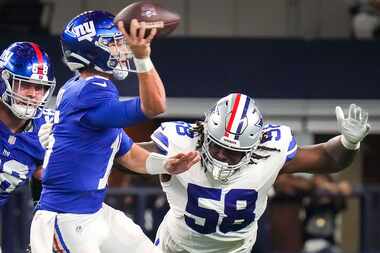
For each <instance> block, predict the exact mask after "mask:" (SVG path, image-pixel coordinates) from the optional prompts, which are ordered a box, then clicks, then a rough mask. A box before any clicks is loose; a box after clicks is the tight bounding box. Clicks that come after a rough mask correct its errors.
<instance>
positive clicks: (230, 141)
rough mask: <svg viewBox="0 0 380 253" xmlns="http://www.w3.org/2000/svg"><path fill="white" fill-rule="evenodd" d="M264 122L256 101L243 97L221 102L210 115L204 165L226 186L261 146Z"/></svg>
mask: <svg viewBox="0 0 380 253" xmlns="http://www.w3.org/2000/svg"><path fill="white" fill-rule="evenodd" d="M262 128H263V119H262V116H261V113H260V111H259V110H258V108H257V106H256V104H255V101H254V100H253V99H252V98H250V97H248V96H246V95H244V94H240V93H233V94H230V95H228V96H226V97H224V98H222V99H220V100H219V101H218V102H217V103H216V105H215V106H214V107H212V108H211V110H210V111H209V113H208V114H207V115H206V120H205V122H204V142H203V145H202V150H201V154H202V159H203V165H204V166H205V168H206V169H207V171H209V172H210V173H211V175H212V176H213V178H214V179H215V180H217V181H219V182H221V183H226V182H227V181H228V179H229V177H231V175H233V174H234V172H235V171H236V170H237V169H239V168H241V167H242V166H244V165H247V164H248V163H249V162H250V160H251V156H252V153H253V152H254V150H255V149H256V148H257V146H258V145H259V143H260V139H261V135H262Z"/></svg>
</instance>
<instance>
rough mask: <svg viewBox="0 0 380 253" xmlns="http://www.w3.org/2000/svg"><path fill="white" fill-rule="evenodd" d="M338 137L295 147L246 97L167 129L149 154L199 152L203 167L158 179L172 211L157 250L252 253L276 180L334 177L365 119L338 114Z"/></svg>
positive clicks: (354, 112) (357, 111)
mask: <svg viewBox="0 0 380 253" xmlns="http://www.w3.org/2000/svg"><path fill="white" fill-rule="evenodd" d="M336 115H337V119H338V128H339V131H340V133H341V135H339V136H336V137H335V138H332V139H330V140H329V141H327V142H325V143H320V144H317V145H312V146H305V147H298V146H297V143H296V139H295V138H294V136H293V134H292V131H291V129H290V128H289V127H287V126H284V125H273V124H267V125H264V124H263V118H262V115H261V113H260V111H259V109H258V107H257V106H256V104H255V102H254V100H253V99H252V98H250V97H248V96H246V95H244V94H230V95H228V96H226V97H224V98H222V99H220V100H219V101H218V102H217V103H216V105H215V106H214V107H212V108H211V110H210V111H209V113H208V114H207V115H206V119H205V121H204V122H198V123H197V124H188V123H185V122H165V123H162V124H161V126H160V127H159V128H158V129H157V130H156V131H155V132H154V133H153V134H152V136H151V139H152V140H153V143H152V142H149V143H142V144H141V145H142V146H143V147H145V148H147V149H151V150H157V151H160V152H161V153H163V154H166V155H169V156H172V155H175V154H177V153H179V152H188V151H191V150H199V151H200V152H201V157H202V159H201V161H200V162H198V163H196V164H195V165H193V167H192V168H191V169H190V170H188V171H186V172H184V173H182V174H178V175H165V174H163V175H160V179H161V184H162V187H163V190H164V191H165V193H166V196H167V199H168V202H169V205H170V210H169V211H168V213H167V214H166V216H165V218H164V220H163V221H162V223H161V225H160V227H159V230H158V232H157V236H156V241H155V244H156V245H157V246H158V247H160V248H161V250H162V251H163V252H167V253H174V252H177V253H179V252H204V253H206V252H207V253H214V252H215V253H220V252H225V253H227V252H228V253H232V252H247V253H248V252H250V251H251V248H252V247H253V245H254V243H255V240H256V232H257V224H258V223H257V221H258V219H259V218H260V216H261V215H262V214H263V212H264V210H265V208H266V206H267V199H268V191H269V190H270V188H271V187H272V185H273V183H274V181H275V180H276V177H277V176H278V175H279V173H294V172H307V173H333V172H337V171H340V170H342V169H344V168H346V167H347V166H348V165H349V164H350V163H351V162H352V160H353V158H354V156H355V154H356V153H357V151H358V149H359V146H360V141H361V140H363V138H364V137H365V136H366V135H367V134H368V132H369V128H370V127H369V125H368V123H367V120H368V114H367V113H366V112H364V111H363V110H362V109H361V108H360V107H358V106H356V105H351V106H350V108H349V114H348V117H346V118H345V117H344V114H343V111H342V109H341V108H340V107H337V108H336Z"/></svg>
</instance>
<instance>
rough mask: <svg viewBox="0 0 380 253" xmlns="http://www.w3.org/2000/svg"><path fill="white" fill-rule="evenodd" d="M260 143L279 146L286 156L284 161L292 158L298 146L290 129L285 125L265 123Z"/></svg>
mask: <svg viewBox="0 0 380 253" xmlns="http://www.w3.org/2000/svg"><path fill="white" fill-rule="evenodd" d="M260 145H264V146H268V147H276V148H279V149H280V150H281V153H283V154H284V156H285V157H286V158H285V161H290V160H292V159H293V158H294V157H295V156H296V154H297V148H298V146H297V141H296V138H295V137H294V135H293V132H292V130H291V129H290V127H288V126H285V125H272V124H269V125H266V126H265V127H264V129H263V138H262V140H261V144H260Z"/></svg>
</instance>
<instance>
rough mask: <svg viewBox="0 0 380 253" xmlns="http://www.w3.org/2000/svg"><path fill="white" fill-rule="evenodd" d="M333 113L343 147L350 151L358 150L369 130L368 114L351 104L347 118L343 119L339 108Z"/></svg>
mask: <svg viewBox="0 0 380 253" xmlns="http://www.w3.org/2000/svg"><path fill="white" fill-rule="evenodd" d="M335 113H336V119H337V120H338V130H339V131H340V132H341V134H342V138H341V142H342V144H343V146H344V147H345V148H347V149H351V150H356V149H359V147H360V142H361V141H362V140H363V139H364V137H366V136H367V134H368V132H369V130H370V128H371V127H370V125H369V124H368V112H366V111H364V110H362V108H361V107H360V106H357V105H355V104H351V105H350V108H349V109H348V116H347V118H345V117H344V113H343V110H342V108H341V107H340V106H337V107H336V108H335Z"/></svg>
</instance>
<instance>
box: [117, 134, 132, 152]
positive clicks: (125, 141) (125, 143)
mask: <svg viewBox="0 0 380 253" xmlns="http://www.w3.org/2000/svg"><path fill="white" fill-rule="evenodd" d="M120 131H121V141H120V148H119V151H118V152H117V156H119V157H120V156H123V155H125V154H126V153H128V151H129V150H130V149H131V147H132V145H133V140H132V139H131V138H130V137H129V136H128V135H127V133H126V132H125V131H124V129H120Z"/></svg>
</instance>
